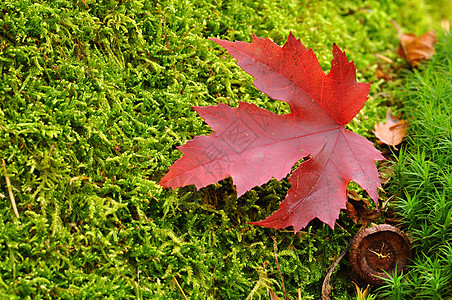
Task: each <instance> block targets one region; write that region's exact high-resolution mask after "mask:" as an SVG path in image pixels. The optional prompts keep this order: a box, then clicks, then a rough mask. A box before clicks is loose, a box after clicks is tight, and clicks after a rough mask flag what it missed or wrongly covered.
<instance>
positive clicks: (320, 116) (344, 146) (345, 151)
mask: <svg viewBox="0 0 452 300" xmlns="http://www.w3.org/2000/svg"><path fill="white" fill-rule="evenodd" d="M212 41H214V42H215V43H217V44H218V45H220V46H222V47H223V48H225V49H226V50H227V51H228V52H229V54H231V55H232V56H234V57H235V58H236V59H237V60H238V65H239V66H240V67H242V68H243V70H245V71H246V72H247V73H249V74H251V75H252V76H253V77H254V78H255V80H254V86H256V87H257V88H258V89H259V90H261V91H262V92H264V93H266V94H267V95H268V96H270V97H271V98H273V99H276V100H280V101H285V102H287V103H288V104H289V107H290V110H291V113H290V114H286V115H278V114H274V113H272V112H269V111H267V110H264V109H261V108H259V107H257V106H256V105H254V104H248V103H245V102H240V103H239V106H238V107H237V108H232V107H229V106H227V105H224V104H219V105H217V106H208V107H194V109H195V110H196V111H197V112H198V113H199V115H200V116H201V117H202V118H203V119H204V120H205V121H206V123H207V124H208V125H209V126H210V127H211V128H212V129H213V131H214V132H213V133H212V134H211V135H209V136H197V137H195V138H194V139H193V140H191V141H189V142H187V143H186V144H185V145H183V146H181V147H179V150H180V151H181V152H182V153H183V157H182V158H180V159H179V160H177V161H176V162H175V163H174V164H173V165H172V166H171V167H170V170H169V172H168V173H167V174H166V176H164V177H163V178H162V180H161V181H160V183H159V184H160V185H162V186H163V187H173V188H176V187H181V186H186V185H190V184H194V185H195V186H196V187H197V188H198V189H199V188H202V187H205V186H207V185H209V184H212V183H215V182H217V181H219V180H221V179H224V178H226V177H228V176H231V177H232V180H233V183H234V185H235V186H236V188H237V196H238V197H240V196H241V195H243V194H244V193H245V192H247V191H249V190H250V189H251V188H253V187H255V186H258V185H262V184H264V183H266V182H267V181H268V180H269V179H270V178H272V177H274V178H276V179H277V180H281V179H282V178H284V177H285V176H286V175H287V174H289V173H290V171H291V168H292V166H293V165H294V164H295V163H296V162H297V161H299V160H300V159H303V158H304V159H305V161H304V162H302V163H301V164H300V167H299V168H298V169H296V170H295V171H294V172H293V173H292V175H291V176H290V178H289V182H290V184H291V188H290V189H289V191H288V193H287V196H286V199H285V200H284V201H283V202H282V203H281V204H280V209H279V210H278V211H276V212H275V213H274V214H273V215H271V216H270V217H268V218H266V219H265V220H262V221H259V222H254V223H251V224H255V225H259V226H265V227H272V228H285V227H288V226H293V228H294V232H297V231H299V230H300V229H302V228H303V227H305V226H306V225H307V224H308V223H309V222H310V221H311V220H312V219H314V218H318V219H320V220H321V221H323V222H325V223H326V224H328V225H329V226H330V227H331V228H334V223H335V221H336V219H337V218H338V217H339V212H340V210H341V209H344V208H346V205H345V204H346V189H347V186H348V184H349V183H350V181H354V182H356V183H358V184H359V185H360V186H361V187H362V188H363V189H365V190H366V191H367V193H368V194H369V195H370V197H371V198H372V199H373V200H374V201H375V202H377V201H378V192H377V188H378V187H379V186H380V180H379V177H378V172H377V168H376V165H375V160H383V159H384V158H383V156H382V155H381V154H380V152H379V151H378V150H376V149H375V148H374V147H373V145H372V143H371V142H369V141H368V140H366V139H365V138H363V137H361V136H359V135H357V134H355V133H353V132H350V131H348V130H346V129H345V126H346V124H347V123H349V122H350V121H351V120H352V119H353V117H354V116H355V115H356V114H357V113H358V112H359V111H360V110H361V108H362V107H363V106H364V103H365V102H366V101H367V95H368V93H369V89H370V84H368V83H357V81H356V74H355V73H356V69H355V66H354V64H353V62H349V61H348V60H347V57H346V56H345V54H344V53H343V52H342V51H341V50H340V49H339V48H338V47H337V46H336V45H333V56H334V58H333V60H332V67H331V71H330V72H329V74H328V75H325V73H324V72H323V71H322V69H321V67H320V65H319V62H318V60H317V57H316V56H315V54H314V53H313V52H312V50H311V49H309V50H307V49H306V48H305V47H304V46H303V44H302V43H301V42H300V40H297V39H296V38H295V37H294V36H293V35H292V34H290V35H289V38H288V40H287V42H286V43H285V45H284V46H283V47H280V46H278V45H276V44H275V43H273V42H272V41H270V40H269V39H263V38H258V37H256V36H253V41H252V43H245V42H229V41H224V40H218V39H212Z"/></svg>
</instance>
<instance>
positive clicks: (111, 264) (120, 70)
mask: <svg viewBox="0 0 452 300" xmlns="http://www.w3.org/2000/svg"><path fill="white" fill-rule="evenodd" d="M422 9H423V5H422V3H421V2H420V1H416V2H414V3H412V1H360V2H356V1H320V2H316V1H302V2H296V1H291V0H281V1H263V0H262V1H198V0H193V1H180V0H178V1H171V0H167V1H89V0H85V1H83V0H82V1H66V0H60V1H31V0H30V1H26V0H20V1H16V0H14V1H13V0H7V1H3V2H2V3H1V4H0V15H1V18H0V72H1V80H0V157H1V158H2V159H4V160H5V162H6V169H7V174H8V176H9V178H10V180H11V188H12V190H13V193H14V195H15V198H16V202H17V204H18V208H19V212H20V219H19V220H16V219H15V218H14V216H13V212H12V209H11V204H10V200H9V196H8V194H7V190H6V185H5V180H4V175H5V174H4V172H3V171H2V173H1V178H0V183H1V188H2V189H1V191H0V193H1V194H0V198H1V201H0V222H1V224H0V294H2V295H6V296H7V297H10V298H12V299H14V298H17V299H19V298H20V299H27V298H29V299H40V298H45V299H48V298H56V297H61V298H63V299H74V298H81V299H83V298H104V297H111V298H114V299H128V298H138V299H145V298H149V299H180V298H181V293H180V291H179V289H178V287H177V285H176V283H175V280H174V279H173V278H175V279H176V280H177V282H178V283H179V284H180V285H181V287H182V289H183V290H184V292H185V293H186V294H187V295H188V296H189V297H190V299H246V298H247V297H248V298H249V299H251V298H259V297H262V298H265V297H266V292H267V289H266V287H267V286H268V285H271V286H272V287H273V289H274V290H275V291H277V294H278V295H280V296H282V289H281V283H280V280H279V274H278V272H277V269H276V264H275V259H274V253H273V239H272V238H271V235H273V236H275V238H276V240H277V244H278V253H279V263H280V265H281V271H282V274H283V276H284V280H285V286H286V290H287V293H288V294H289V295H290V296H291V297H295V296H296V295H297V294H298V289H300V292H301V294H302V296H303V298H304V299H309V298H319V295H320V286H321V282H322V280H323V277H324V276H325V274H326V270H327V268H328V267H329V265H330V264H331V263H332V261H333V260H334V259H335V257H336V256H337V255H338V254H339V252H340V251H341V249H342V248H343V247H345V245H346V244H347V242H348V240H349V239H350V237H351V236H352V235H353V234H354V232H355V228H354V227H353V226H352V225H351V224H350V223H349V221H348V220H347V219H346V218H341V220H340V221H339V223H338V226H337V228H336V230H335V231H334V232H333V231H332V230H331V229H329V228H328V227H326V226H324V225H322V224H320V223H318V222H313V223H312V226H309V227H308V228H306V230H305V231H304V232H300V233H299V234H297V235H294V234H293V233H292V232H291V230H290V229H289V230H280V231H274V230H270V229H262V228H258V227H254V226H249V225H247V222H249V221H251V220H259V219H263V218H264V217H265V216H268V215H269V214H270V213H271V212H273V211H275V210H276V209H277V207H278V203H279V202H280V201H281V200H282V199H283V198H284V195H285V193H286V191H287V189H288V185H287V182H285V181H282V182H276V181H274V180H273V181H270V182H269V183H268V184H266V185H265V186H263V187H260V188H256V189H253V190H252V191H250V192H249V193H247V194H246V195H245V196H244V197H241V198H240V199H236V197H235V192H234V190H233V189H232V187H231V184H230V182H229V181H228V180H225V181H224V182H222V183H219V184H215V185H212V186H209V187H207V188H205V189H203V190H202V191H199V192H196V191H195V190H194V188H193V187H187V188H184V189H179V190H177V191H171V190H164V191H163V190H162V189H161V188H160V187H159V186H158V185H157V182H158V181H159V179H160V178H161V177H162V176H163V174H165V172H167V170H168V167H169V166H170V165H171V164H172V163H173V162H174V161H175V160H176V159H177V158H179V157H180V153H179V152H178V151H177V150H176V146H179V145H182V144H183V143H185V142H186V141H187V140H189V139H192V138H193V137H194V136H195V135H202V134H209V132H210V129H209V128H208V127H207V126H206V125H205V124H203V122H202V121H201V119H200V118H199V117H198V116H197V115H196V113H195V112H193V111H192V109H191V106H192V105H213V104H217V103H218V102H222V103H226V104H230V105H236V104H237V102H238V100H242V101H249V102H253V103H256V104H258V105H259V106H261V107H263V108H266V109H270V110H272V111H275V112H279V113H282V112H286V111H287V107H286V106H285V105H284V104H282V103H279V102H278V101H273V100H271V99H269V98H268V97H266V96H265V95H262V94H261V93H260V92H259V91H257V90H256V89H255V88H254V87H253V86H252V78H251V77H249V76H248V75H246V74H245V73H244V72H243V71H242V70H241V69H240V68H239V67H237V65H236V64H235V62H234V60H233V59H232V58H231V57H229V56H228V55H226V54H225V53H224V52H223V51H222V50H221V49H219V47H217V46H215V45H214V44H213V43H212V42H210V41H209V40H208V38H209V37H218V38H222V39H228V40H234V39H238V40H242V41H250V39H251V35H252V33H254V34H256V35H258V36H263V37H270V38H272V39H273V40H274V41H275V42H277V43H279V44H282V43H283V42H284V41H285V39H286V37H287V35H288V33H289V31H292V32H293V33H294V34H295V36H297V37H298V38H300V39H301V40H302V42H303V43H304V44H305V45H306V46H307V47H310V48H313V50H314V51H315V53H317V55H318V57H319V60H320V62H321V64H322V66H323V67H324V68H325V70H327V69H328V68H329V61H330V60H331V49H332V43H337V44H338V45H339V46H340V47H341V49H343V50H345V51H346V53H347V55H348V57H349V58H350V59H352V60H354V61H355V64H356V66H357V68H358V69H359V74H358V76H359V78H360V80H362V81H373V82H374V85H373V86H374V87H373V91H372V94H373V95H375V94H376V93H377V92H378V91H379V90H380V88H379V87H380V86H381V85H383V83H382V82H378V81H377V80H376V78H374V70H375V67H376V65H375V64H374V62H375V57H374V54H375V53H377V52H382V51H387V50H388V49H395V47H396V46H397V44H398V41H397V36H396V33H395V30H394V28H393V27H392V24H391V23H390V19H395V20H396V21H397V22H398V23H399V24H400V25H401V26H407V27H408V28H410V30H419V31H421V32H422V31H426V30H427V29H428V27H427V26H428V25H429V20H428V19H426V15H425V13H424V11H422ZM412 24H416V27H413V25H412ZM388 55H390V56H391V55H392V54H388ZM381 101H382V100H371V101H369V102H368V104H367V105H366V107H365V108H364V110H363V112H362V114H360V116H359V117H358V118H357V119H356V120H355V122H354V123H353V124H352V129H353V130H354V131H356V132H358V133H360V134H363V135H368V134H369V130H370V128H371V126H372V125H373V123H374V120H375V119H377V118H381V117H383V116H384V113H385V108H380V107H378V104H379V103H380V102H381ZM348 270H349V269H348V267H347V263H346V262H345V263H344V264H342V265H341V267H340V269H337V271H336V273H335V274H336V275H333V278H332V282H331V284H332V285H333V286H334V291H333V296H335V297H336V298H337V299H345V298H347V297H348V296H347V295H348V294H352V295H353V294H354V287H353V286H351V285H350V282H349V280H348V279H347V277H346V275H347V272H348Z"/></svg>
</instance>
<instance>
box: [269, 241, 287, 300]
mask: <svg viewBox="0 0 452 300" xmlns="http://www.w3.org/2000/svg"><path fill="white" fill-rule="evenodd" d="M272 239H273V248H274V250H275V260H276V268H277V269H278V272H279V277H280V278H281V287H282V290H283V294H284V300H287V299H288V298H287V297H286V288H285V286H284V279H283V276H282V273H281V269H280V268H279V261H278V255H277V254H276V252H277V251H278V246H277V245H276V238H275V237H274V236H272Z"/></svg>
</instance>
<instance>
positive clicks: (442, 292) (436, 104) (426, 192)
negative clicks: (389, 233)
mask: <svg viewBox="0 0 452 300" xmlns="http://www.w3.org/2000/svg"><path fill="white" fill-rule="evenodd" d="M451 57H452V35H450V34H449V35H447V36H442V37H441V38H440V39H439V42H438V45H437V47H436V53H435V55H434V56H433V59H432V61H431V62H430V63H429V64H428V65H427V66H426V67H425V68H423V69H422V70H420V71H416V72H414V73H413V74H410V75H409V76H408V79H407V83H406V87H405V89H404V91H403V96H404V98H405V107H404V110H405V114H406V116H407V117H408V118H409V120H410V134H411V135H410V139H409V142H408V144H407V145H406V146H405V147H404V148H403V149H402V150H401V153H400V156H399V161H398V164H397V165H396V171H397V177H396V178H397V181H396V182H395V184H396V186H393V189H395V191H396V192H397V193H398V195H399V200H398V201H397V202H396V208H397V212H398V215H399V216H400V217H402V222H403V224H404V225H405V226H406V230H407V232H408V233H409V234H410V236H411V238H412V239H413V245H414V251H415V258H414V262H413V266H412V267H411V268H410V269H409V273H408V274H407V275H406V276H405V278H403V279H402V280H403V283H404V284H403V286H401V287H399V293H400V295H401V297H402V298H404V299H406V298H413V297H414V298H419V299H420V298H422V299H426V298H428V299H450V298H451V297H452V287H451V284H450V283H451V282H452V244H451V241H452V201H451V199H452V128H451V126H452V125H451V124H452V110H451V107H452V60H451ZM399 280H400V279H399ZM391 285H393V284H391ZM391 289H392V290H394V288H393V286H391ZM387 294H388V295H393V294H394V293H392V294H391V292H390V291H388V292H387Z"/></svg>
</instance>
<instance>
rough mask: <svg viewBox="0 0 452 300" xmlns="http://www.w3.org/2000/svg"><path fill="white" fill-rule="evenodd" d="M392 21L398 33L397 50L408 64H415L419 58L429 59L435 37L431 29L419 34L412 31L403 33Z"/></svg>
mask: <svg viewBox="0 0 452 300" xmlns="http://www.w3.org/2000/svg"><path fill="white" fill-rule="evenodd" d="M392 23H393V24H394V26H395V27H396V29H397V32H398V34H399V39H400V46H399V50H398V52H399V54H400V56H402V57H403V58H405V59H406V60H407V61H408V63H409V64H410V65H412V66H417V65H418V64H419V62H420V61H421V60H424V59H429V58H430V57H431V56H432V55H433V54H434V53H435V49H434V45H435V43H436V41H437V37H436V35H435V32H434V31H433V30H430V31H429V32H426V33H424V34H422V35H420V36H416V35H415V34H412V33H408V34H404V33H402V31H401V30H400V27H399V25H398V24H397V23H396V22H395V21H392Z"/></svg>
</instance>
